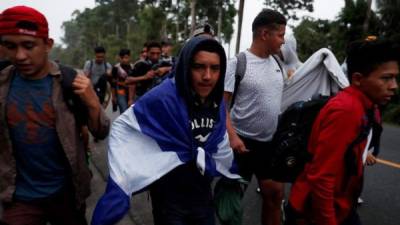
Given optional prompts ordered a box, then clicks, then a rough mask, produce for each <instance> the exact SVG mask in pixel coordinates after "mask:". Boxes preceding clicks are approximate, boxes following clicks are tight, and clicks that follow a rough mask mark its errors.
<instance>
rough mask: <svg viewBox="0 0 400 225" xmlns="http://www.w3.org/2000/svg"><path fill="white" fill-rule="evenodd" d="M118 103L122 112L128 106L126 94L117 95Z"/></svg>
mask: <svg viewBox="0 0 400 225" xmlns="http://www.w3.org/2000/svg"><path fill="white" fill-rule="evenodd" d="M117 105H118V108H119V113H120V114H122V113H123V112H125V110H126V109H127V108H128V99H127V98H126V96H125V95H117Z"/></svg>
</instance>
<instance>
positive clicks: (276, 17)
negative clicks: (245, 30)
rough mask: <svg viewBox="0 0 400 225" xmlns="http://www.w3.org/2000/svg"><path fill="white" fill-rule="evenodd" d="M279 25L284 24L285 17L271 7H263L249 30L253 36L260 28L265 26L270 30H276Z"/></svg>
mask: <svg viewBox="0 0 400 225" xmlns="http://www.w3.org/2000/svg"><path fill="white" fill-rule="evenodd" d="M279 25H286V18H285V17H284V16H283V15H282V14H281V13H279V12H277V11H275V10H272V9H263V10H262V11H261V12H260V13H259V14H258V15H257V16H256V18H255V19H254V20H253V24H252V25H251V30H252V31H253V38H254V37H255V36H257V34H258V31H259V30H260V28H263V27H267V28H269V29H272V30H277V29H278V27H279Z"/></svg>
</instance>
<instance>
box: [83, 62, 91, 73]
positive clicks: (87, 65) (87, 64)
mask: <svg viewBox="0 0 400 225" xmlns="http://www.w3.org/2000/svg"><path fill="white" fill-rule="evenodd" d="M83 72H84V73H85V75H86V76H87V77H90V60H88V61H86V62H85V65H84V66H83Z"/></svg>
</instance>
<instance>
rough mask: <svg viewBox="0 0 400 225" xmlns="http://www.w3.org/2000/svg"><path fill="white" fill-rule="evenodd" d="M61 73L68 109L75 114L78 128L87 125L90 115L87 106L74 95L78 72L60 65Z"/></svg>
mask: <svg viewBox="0 0 400 225" xmlns="http://www.w3.org/2000/svg"><path fill="white" fill-rule="evenodd" d="M59 68H60V72H61V74H62V80H61V87H62V89H63V90H62V92H63V97H64V101H65V103H66V104H67V107H68V109H69V110H70V111H71V112H72V113H73V114H74V117H75V121H76V124H77V125H78V126H82V125H86V124H87V121H88V118H89V114H88V111H87V108H86V106H85V105H84V104H83V102H82V100H81V99H80V98H79V96H78V95H76V94H75V93H74V90H73V87H72V82H73V81H74V79H75V77H76V75H77V72H76V70H74V69H72V68H70V67H66V66H64V65H61V64H59Z"/></svg>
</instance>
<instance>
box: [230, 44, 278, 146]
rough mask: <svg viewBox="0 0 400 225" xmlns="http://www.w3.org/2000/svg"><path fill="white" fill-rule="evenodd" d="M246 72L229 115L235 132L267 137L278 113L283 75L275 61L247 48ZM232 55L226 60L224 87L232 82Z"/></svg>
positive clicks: (232, 86)
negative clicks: (261, 56) (257, 54)
mask: <svg viewBox="0 0 400 225" xmlns="http://www.w3.org/2000/svg"><path fill="white" fill-rule="evenodd" d="M245 54H246V61H247V65H246V72H245V75H244V77H243V80H242V81H241V82H240V85H239V88H238V92H237V95H236V99H235V104H234V106H233V108H232V109H231V112H230V113H231V114H230V115H231V119H232V123H233V126H234V127H235V129H236V132H237V133H238V134H239V135H241V136H244V137H247V138H251V139H254V140H257V141H270V140H271V139H272V136H273V135H274V133H275V131H276V128H277V125H278V116H279V114H280V108H281V102H282V91H283V77H282V72H281V70H280V68H279V65H278V64H277V62H276V61H275V59H273V58H272V56H269V57H268V58H260V57H258V56H256V55H254V54H253V53H251V52H249V51H248V50H246V51H245ZM236 63H237V59H236V57H233V58H232V59H230V60H229V61H228V65H227V70H226V76H225V91H226V92H231V93H232V92H233V90H234V86H235V71H236Z"/></svg>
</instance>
